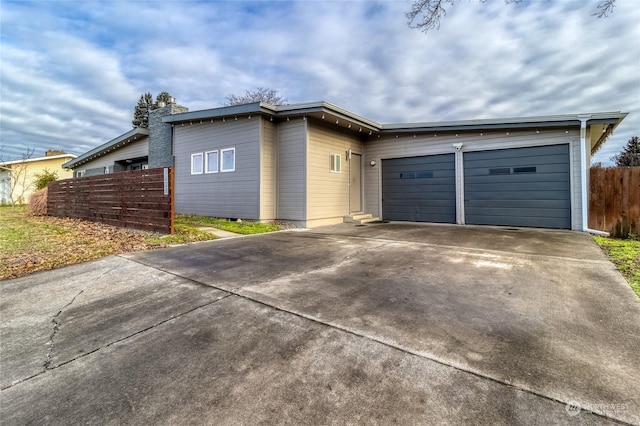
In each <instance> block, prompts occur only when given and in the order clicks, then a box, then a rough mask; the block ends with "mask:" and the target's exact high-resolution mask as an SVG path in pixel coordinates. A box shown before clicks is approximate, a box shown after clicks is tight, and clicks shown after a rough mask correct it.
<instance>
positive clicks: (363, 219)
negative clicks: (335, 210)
mask: <svg viewBox="0 0 640 426" xmlns="http://www.w3.org/2000/svg"><path fill="white" fill-rule="evenodd" d="M378 220H380V218H379V217H374V216H373V215H372V214H370V213H365V214H352V215H349V216H345V217H344V222H345V223H355V224H357V225H362V224H363V223H369V222H376V221H378Z"/></svg>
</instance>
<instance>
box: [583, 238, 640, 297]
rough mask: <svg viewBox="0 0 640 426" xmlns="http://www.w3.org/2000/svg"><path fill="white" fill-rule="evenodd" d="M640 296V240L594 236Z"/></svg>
mask: <svg viewBox="0 0 640 426" xmlns="http://www.w3.org/2000/svg"><path fill="white" fill-rule="evenodd" d="M593 238H594V239H595V240H596V243H598V245H599V246H600V248H602V250H603V251H604V252H605V253H606V254H607V255H608V256H609V259H610V260H611V261H612V262H613V263H614V264H615V265H616V266H617V267H618V270H619V271H620V272H621V273H622V275H623V276H624V277H625V279H626V280H627V281H628V282H629V284H630V285H631V288H633V291H635V292H636V294H637V295H638V297H640V240H631V239H628V240H622V239H617V238H606V237H598V236H594V237H593Z"/></svg>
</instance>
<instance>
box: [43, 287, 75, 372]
mask: <svg viewBox="0 0 640 426" xmlns="http://www.w3.org/2000/svg"><path fill="white" fill-rule="evenodd" d="M82 293H84V289H82V290H80V292H78V294H76V295H75V296H73V299H71V301H70V302H69V303H67V304H66V305H64V306H63V307H62V308H61V309H60V310H59V311H58V313H57V314H55V315H54V316H53V318H52V319H51V322H52V323H53V331H52V332H51V335H50V336H49V343H48V344H49V350H48V351H47V356H46V358H45V361H44V364H43V367H44V369H45V370H48V369H49V366H50V365H51V357H52V354H53V346H54V342H53V340H54V339H55V337H56V334H57V333H58V330H60V321H58V317H59V316H60V315H61V314H62V312H63V311H64V310H65V309H67V308H68V307H69V306H71V305H72V304H73V302H74V301H75V300H76V298H77V297H78V296H80V295H81V294H82Z"/></svg>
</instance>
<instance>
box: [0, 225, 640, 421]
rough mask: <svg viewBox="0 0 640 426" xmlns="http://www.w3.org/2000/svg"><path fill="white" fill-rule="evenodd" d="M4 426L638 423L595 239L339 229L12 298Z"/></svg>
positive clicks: (4, 358) (636, 330) (628, 302)
mask: <svg viewBox="0 0 640 426" xmlns="http://www.w3.org/2000/svg"><path fill="white" fill-rule="evenodd" d="M0 291H1V295H2V299H1V302H0V314H1V324H0V332H1V335H0V337H1V339H2V340H1V346H0V349H1V351H0V362H1V364H0V367H1V369H0V387H1V388H2V391H1V393H0V418H2V419H3V421H2V423H3V424H25V423H33V424H38V423H47V424H75V423H99V424H102V423H110V424H121V423H125V424H188V423H194V424H216V425H217V424H223V425H224V424H229V425H231V424H255V423H261V424H361V423H365V424H389V423H397V424H452V423H472V424H523V425H525V424H526V425H530V424H545V425H547V424H572V423H573V424H618V422H624V423H631V424H640V396H639V392H638V390H639V389H640V387H639V385H638V384H639V383H640V369H639V368H638V366H639V365H640V300H639V299H638V298H637V297H636V296H635V294H634V293H633V292H632V290H631V289H630V288H629V286H628V285H627V284H626V283H625V281H624V280H623V278H622V277H621V276H620V275H619V274H618V273H617V272H616V271H615V269H614V267H613V265H612V264H611V263H610V262H608V261H607V260H606V259H605V257H604V256H603V255H602V253H601V252H600V249H599V248H598V247H597V246H596V245H595V243H594V242H593V241H592V239H591V238H590V237H589V236H588V235H586V234H582V233H574V232H565V231H544V230H524V229H508V228H492V227H472V226H468V227H458V226H445V225H442V226H439V225H415V224H402V223H391V224H372V225H365V226H356V225H340V226H334V227H324V228H319V229H316V230H313V231H289V232H280V233H274V234H268V235H260V236H252V237H242V238H233V239H224V240H218V241H213V242H208V243H198V244H192V245H188V246H181V247H175V248H169V249H164V250H157V251H150V252H141V253H133V254H128V255H125V256H113V257H108V258H105V259H102V260H98V261H95V262H89V263H85V264H81V265H75V266H71V267H67V268H62V269H59V270H55V271H51V272H43V273H37V274H33V275H31V276H27V277H24V278H19V279H14V280H8V281H4V282H0Z"/></svg>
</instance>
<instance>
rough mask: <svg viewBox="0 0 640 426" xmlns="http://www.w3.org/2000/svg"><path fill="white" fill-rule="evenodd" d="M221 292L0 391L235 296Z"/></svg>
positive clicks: (48, 355)
mask: <svg viewBox="0 0 640 426" xmlns="http://www.w3.org/2000/svg"><path fill="white" fill-rule="evenodd" d="M173 275H175V274H173ZM207 287H209V288H210V287H211V286H207ZM83 291H84V290H82V291H80V293H82V292H83ZM220 291H222V292H223V293H225V294H224V295H223V296H222V297H220V298H218V299H216V300H212V301H210V302H207V303H205V304H203V305H199V306H196V307H195V308H192V309H189V310H188V311H185V312H181V313H179V314H176V315H173V316H171V317H169V318H167V319H165V320H162V321H160V322H157V323H155V324H152V325H150V326H149V327H146V328H144V329H142V330H138V331H136V332H135V333H131V334H129V335H126V336H124V337H121V338H120V339H117V340H114V341H112V342H109V343H106V344H104V345H102V346H99V347H97V348H95V349H94V350H92V351H90V352H86V353H83V354H82V355H79V356H76V357H73V358H71V359H68V360H66V361H64V362H62V363H60V364H57V365H55V366H54V367H50V368H49V367H48V366H47V367H46V368H45V369H44V370H42V371H40V372H38V373H36V374H33V375H31V376H29V377H25V378H24V379H21V380H18V381H16V382H14V383H11V384H10V385H9V386H5V387H3V388H2V389H0V390H2V391H4V390H6V389H9V388H12V387H14V386H16V385H19V384H21V383H24V382H27V381H29V380H31V379H33V378H35V377H38V376H40V375H41V374H44V373H46V372H47V371H53V370H55V369H57V368H60V367H62V366H63V365H66V364H69V363H72V362H74V361H77V360H79V359H81V358H84V357H86V356H88V355H91V354H93V353H96V352H98V351H100V350H102V349H106V348H108V347H109V346H113V345H115V344H116V343H120V342H123V341H125V340H127V339H130V338H132V337H134V336H137V335H139V334H142V333H145V332H147V331H149V330H152V329H154V328H156V327H158V326H161V325H162V324H165V323H167V322H169V321H172V320H174V319H176V318H180V317H181V316H184V315H187V314H190V313H191V312H194V311H197V310H198V309H202V308H205V307H207V306H209V305H212V304H214V303H218V302H220V301H221V300H224V299H226V298H227V297H229V296H233V294H232V293H230V292H228V291H226V290H220ZM80 293H78V294H76V296H75V297H74V298H73V300H75V298H76V297H78V296H79V295H80ZM73 300H72V301H71V302H70V303H68V304H67V305H65V307H64V308H66V307H68V306H69V305H71V303H73ZM64 308H62V309H61V310H60V311H59V312H58V313H57V314H56V316H55V317H54V318H56V317H57V316H58V315H60V313H62V311H63V310H64ZM55 328H56V327H55V326H54V329H55ZM58 328H59V327H58ZM56 332H57V331H56ZM53 336H55V332H54V333H52V338H53ZM52 346H53V345H52ZM51 350H52V348H50V349H49V353H48V354H47V357H48V361H49V362H50V354H51Z"/></svg>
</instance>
